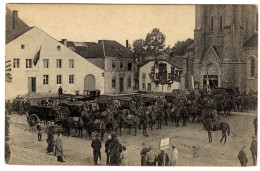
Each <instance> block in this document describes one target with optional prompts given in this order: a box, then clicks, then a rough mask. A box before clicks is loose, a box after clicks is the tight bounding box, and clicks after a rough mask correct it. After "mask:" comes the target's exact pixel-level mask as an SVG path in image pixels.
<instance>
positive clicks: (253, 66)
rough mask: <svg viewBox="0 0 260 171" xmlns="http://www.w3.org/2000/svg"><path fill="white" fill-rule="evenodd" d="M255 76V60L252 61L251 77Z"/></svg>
mask: <svg viewBox="0 0 260 171" xmlns="http://www.w3.org/2000/svg"><path fill="white" fill-rule="evenodd" d="M254 76H255V60H254V59H251V77H254Z"/></svg>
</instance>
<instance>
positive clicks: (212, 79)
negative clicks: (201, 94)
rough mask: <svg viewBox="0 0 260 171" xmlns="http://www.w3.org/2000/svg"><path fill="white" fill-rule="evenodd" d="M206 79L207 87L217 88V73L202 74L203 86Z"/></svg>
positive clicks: (205, 84) (204, 86)
mask: <svg viewBox="0 0 260 171" xmlns="http://www.w3.org/2000/svg"><path fill="white" fill-rule="evenodd" d="M207 79H208V80H209V81H208V84H209V88H217V87H218V76H217V75H204V76H203V88H206V86H207Z"/></svg>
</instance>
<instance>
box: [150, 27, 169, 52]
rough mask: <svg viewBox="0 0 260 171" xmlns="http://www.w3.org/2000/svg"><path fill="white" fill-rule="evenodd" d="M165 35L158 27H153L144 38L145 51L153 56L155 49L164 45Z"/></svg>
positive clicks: (157, 49)
mask: <svg viewBox="0 0 260 171" xmlns="http://www.w3.org/2000/svg"><path fill="white" fill-rule="evenodd" d="M165 39H166V36H165V35H164V34H163V33H162V32H160V30H159V29H158V28H154V29H153V30H152V32H151V33H148V34H147V36H146V38H145V49H146V50H145V51H146V54H147V55H148V56H154V55H155V53H156V52H157V51H159V50H160V49H163V48H164V46H165Z"/></svg>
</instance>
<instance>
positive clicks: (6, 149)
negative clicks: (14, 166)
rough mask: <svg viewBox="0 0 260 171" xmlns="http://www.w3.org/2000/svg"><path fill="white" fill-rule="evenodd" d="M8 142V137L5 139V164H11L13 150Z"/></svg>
mask: <svg viewBox="0 0 260 171" xmlns="http://www.w3.org/2000/svg"><path fill="white" fill-rule="evenodd" d="M6 141H7V137H6V138H5V163H6V164H9V160H10V156H11V150H10V146H9V144H8V143H7V142H6Z"/></svg>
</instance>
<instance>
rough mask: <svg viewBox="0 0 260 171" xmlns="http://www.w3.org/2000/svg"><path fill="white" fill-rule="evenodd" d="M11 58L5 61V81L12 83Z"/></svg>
mask: <svg viewBox="0 0 260 171" xmlns="http://www.w3.org/2000/svg"><path fill="white" fill-rule="evenodd" d="M10 63H11V60H8V61H5V64H6V65H5V81H6V82H9V83H11V82H12V75H11V73H9V71H12V68H11V64H10Z"/></svg>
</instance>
